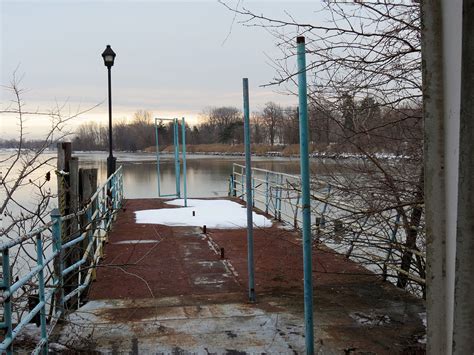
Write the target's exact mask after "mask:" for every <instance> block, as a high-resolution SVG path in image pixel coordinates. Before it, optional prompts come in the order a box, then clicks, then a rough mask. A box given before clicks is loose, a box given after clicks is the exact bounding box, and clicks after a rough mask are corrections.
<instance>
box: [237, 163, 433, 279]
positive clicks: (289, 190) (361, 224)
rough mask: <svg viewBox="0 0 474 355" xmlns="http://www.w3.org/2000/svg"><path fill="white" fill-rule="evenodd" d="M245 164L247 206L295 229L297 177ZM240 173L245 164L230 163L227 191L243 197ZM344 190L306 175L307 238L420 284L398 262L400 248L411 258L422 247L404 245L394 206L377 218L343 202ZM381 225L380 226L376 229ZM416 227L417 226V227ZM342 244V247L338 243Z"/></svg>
mask: <svg viewBox="0 0 474 355" xmlns="http://www.w3.org/2000/svg"><path fill="white" fill-rule="evenodd" d="M251 170H252V174H251V175H252V204H253V206H255V207H257V208H259V209H261V210H262V211H264V212H265V213H267V214H270V215H271V216H272V217H273V218H274V219H276V220H280V221H283V222H285V223H290V224H291V225H292V226H293V228H295V229H300V228H301V225H302V218H301V208H302V206H301V189H300V177H299V176H298V175H291V174H287V173H280V172H275V171H271V170H266V169H262V168H252V169H251ZM243 176H245V166H244V165H240V164H237V163H234V164H233V166H232V175H231V176H230V179H229V195H230V196H233V197H237V198H239V199H242V200H246V193H245V187H246V186H245V181H243V179H242V177H243ZM344 191H345V189H343V188H342V187H341V186H338V185H336V184H330V183H328V182H325V181H323V180H317V179H313V180H312V181H311V206H312V211H313V213H312V214H313V217H312V223H311V232H312V236H313V239H314V240H319V241H321V242H324V243H326V244H327V243H330V245H331V247H336V248H337V247H338V246H339V247H340V250H338V251H339V252H342V253H343V254H345V255H346V257H354V258H356V259H357V258H358V257H360V259H364V258H365V257H367V258H369V259H370V260H372V262H373V263H374V265H375V264H377V265H379V267H378V268H377V269H379V268H381V269H382V270H383V271H382V276H383V278H384V279H386V278H387V277H390V276H392V277H396V275H389V274H388V270H392V271H394V272H395V273H402V274H404V275H406V276H407V277H408V278H409V279H410V280H412V281H414V282H415V283H418V284H420V285H424V284H425V283H426V281H425V279H424V278H423V277H420V275H419V274H417V273H416V272H415V270H412V271H410V272H407V271H405V270H402V269H401V268H400V267H399V264H400V261H401V254H402V253H403V252H404V251H409V252H410V253H412V255H413V257H414V258H416V257H420V258H424V257H425V253H424V251H423V250H418V249H410V248H408V247H407V246H406V245H404V244H403V243H402V242H401V241H402V240H403V238H404V233H405V231H404V229H403V228H400V227H402V226H403V224H402V222H401V220H400V215H399V214H398V212H396V211H395V209H392V210H388V211H386V212H384V213H379V216H381V217H383V218H384V219H383V222H382V221H381V220H377V219H376V217H375V213H374V214H371V213H370V212H368V211H367V210H364V208H363V204H362V203H356V201H351V202H348V201H350V199H348V198H347V196H346V193H345V192H344ZM382 225H383V226H384V228H385V231H384V230H382V227H381V226H382ZM419 231H420V232H421V231H422V227H420V229H419ZM344 244H345V245H346V249H344V248H343V247H344ZM367 246H370V248H367ZM354 249H357V250H354ZM373 250H375V251H376V252H374V251H373ZM359 254H360V255H359ZM413 264H415V263H413ZM373 269H374V270H375V268H373Z"/></svg>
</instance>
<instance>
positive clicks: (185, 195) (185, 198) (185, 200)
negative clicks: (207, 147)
mask: <svg viewBox="0 0 474 355" xmlns="http://www.w3.org/2000/svg"><path fill="white" fill-rule="evenodd" d="M181 122H182V123H181V131H182V133H183V137H182V139H181V143H182V144H183V193H184V207H188V191H187V187H186V124H185V122H184V117H183V119H182V120H181Z"/></svg>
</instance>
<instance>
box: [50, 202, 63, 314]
mask: <svg viewBox="0 0 474 355" xmlns="http://www.w3.org/2000/svg"><path fill="white" fill-rule="evenodd" d="M51 219H52V221H53V252H55V253H56V252H57V253H58V255H57V256H56V261H55V280H54V281H55V286H56V308H57V309H56V310H57V311H59V312H60V314H61V315H62V314H64V280H63V270H64V250H63V248H62V241H61V214H60V213H59V210H58V209H57V208H55V209H54V210H52V211H51Z"/></svg>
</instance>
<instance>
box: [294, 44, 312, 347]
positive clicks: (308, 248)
mask: <svg viewBox="0 0 474 355" xmlns="http://www.w3.org/2000/svg"><path fill="white" fill-rule="evenodd" d="M296 43H297V44H296V45H297V61H298V101H299V131H300V165H301V190H302V214H303V268H304V316H305V342H306V353H307V354H314V329H313V326H314V325H313V266H312V245H311V244H312V243H311V201H310V179H309V156H308V144H309V142H308V102H307V87H306V86H307V84H306V49H305V38H304V37H302V36H300V37H298V38H297V39H296Z"/></svg>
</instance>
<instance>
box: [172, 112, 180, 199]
mask: <svg viewBox="0 0 474 355" xmlns="http://www.w3.org/2000/svg"><path fill="white" fill-rule="evenodd" d="M173 122H174V171H175V175H176V197H178V198H181V176H180V171H179V134H178V132H179V128H178V119H177V118H175V119H174V121H173Z"/></svg>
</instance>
